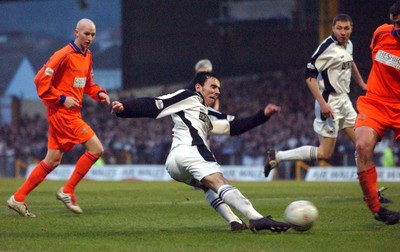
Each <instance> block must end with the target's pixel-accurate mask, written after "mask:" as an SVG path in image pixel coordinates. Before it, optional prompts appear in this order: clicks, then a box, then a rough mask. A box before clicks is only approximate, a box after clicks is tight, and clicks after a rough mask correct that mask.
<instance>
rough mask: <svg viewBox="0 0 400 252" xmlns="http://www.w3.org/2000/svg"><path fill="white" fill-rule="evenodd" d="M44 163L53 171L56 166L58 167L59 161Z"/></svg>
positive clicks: (46, 161)
mask: <svg viewBox="0 0 400 252" xmlns="http://www.w3.org/2000/svg"><path fill="white" fill-rule="evenodd" d="M45 163H46V164H47V165H48V166H49V167H51V168H52V169H53V170H54V169H55V168H56V167H57V166H59V165H60V163H61V159H54V160H45Z"/></svg>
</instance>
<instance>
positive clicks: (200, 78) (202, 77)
mask: <svg viewBox="0 0 400 252" xmlns="http://www.w3.org/2000/svg"><path fill="white" fill-rule="evenodd" d="M208 78H215V79H217V80H218V81H219V82H221V79H220V78H219V76H218V75H216V74H215V73H212V72H199V73H197V74H196V76H194V78H193V80H192V81H191V82H190V83H189V84H188V85H187V86H186V89H189V90H191V91H196V88H195V86H196V84H197V83H199V84H200V85H201V86H204V83H205V82H206V80H207V79H208Z"/></svg>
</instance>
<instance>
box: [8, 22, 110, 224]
mask: <svg viewBox="0 0 400 252" xmlns="http://www.w3.org/2000/svg"><path fill="white" fill-rule="evenodd" d="M74 33H75V40H74V41H71V42H70V43H69V44H68V45H66V46H65V47H64V48H62V49H60V50H59V51H57V52H55V53H54V54H53V56H52V57H51V58H50V59H49V60H48V61H47V63H46V64H45V65H44V66H43V67H42V68H41V69H40V70H39V72H38V73H37V75H36V77H35V80H34V82H35V85H36V89H37V92H38V95H39V97H40V98H41V99H42V101H43V103H44V104H45V105H46V107H47V120H48V123H49V130H48V145H47V148H48V150H47V154H46V157H45V158H44V160H42V161H41V162H40V163H39V164H38V165H37V166H36V167H35V168H34V169H33V170H32V172H31V174H30V175H29V177H28V178H27V179H26V181H25V182H24V183H23V184H22V186H21V187H20V188H19V189H18V190H17V192H16V193H15V194H14V195H12V196H11V197H10V198H9V199H8V200H7V205H8V208H10V209H12V210H15V211H16V212H18V213H19V214H20V215H21V216H28V217H36V216H35V214H33V213H31V212H30V211H29V210H28V207H27V205H26V203H25V198H26V197H27V195H28V194H29V193H30V192H31V191H32V190H33V189H35V188H36V187H37V186H38V185H39V184H40V183H41V182H42V181H43V180H44V179H45V178H46V176H47V174H49V173H50V172H51V171H53V170H54V169H55V168H56V167H57V166H58V165H59V164H60V162H61V159H62V157H63V155H64V152H66V151H69V150H71V149H72V148H73V147H74V146H75V145H76V144H83V145H84V146H85V148H86V152H85V153H84V154H83V155H82V156H81V157H80V158H79V160H78V162H77V163H76V167H75V170H74V171H73V173H72V175H71V177H70V178H69V180H68V181H67V182H66V184H65V186H64V187H62V188H60V189H59V190H58V192H57V194H56V196H57V199H59V200H61V201H62V202H63V203H64V204H65V206H66V207H67V208H68V209H69V210H71V211H72V212H74V213H78V214H79V213H82V209H81V208H80V207H79V205H78V203H77V201H76V198H75V192H74V191H75V187H76V186H77V184H78V183H79V181H80V180H81V179H82V178H83V177H84V176H85V175H86V173H87V172H88V171H89V169H90V168H91V167H92V165H93V164H94V163H95V162H96V161H97V159H99V158H100V157H101V155H102V154H103V146H102V144H101V142H100V140H99V139H98V137H97V136H96V134H95V132H94V131H93V130H92V128H91V127H90V126H89V125H88V124H86V123H85V122H84V121H83V120H82V117H81V113H80V110H81V108H82V99H83V95H84V94H88V95H89V96H90V97H91V98H93V99H95V100H99V101H100V102H101V103H103V104H105V105H109V104H110V98H109V96H108V95H107V92H106V90H105V89H102V88H101V87H99V86H98V85H96V84H95V83H94V82H93V69H92V64H93V60H92V53H91V51H90V50H89V46H90V45H91V44H92V42H93V40H94V38H95V35H96V26H95V24H94V23H93V21H91V20H89V19H81V20H79V22H78V23H77V25H76V29H75V31H74Z"/></svg>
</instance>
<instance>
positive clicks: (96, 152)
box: [88, 146, 104, 158]
mask: <svg viewBox="0 0 400 252" xmlns="http://www.w3.org/2000/svg"><path fill="white" fill-rule="evenodd" d="M88 152H89V153H92V154H93V155H95V156H96V157H98V158H100V157H101V156H102V155H103V153H104V149H103V147H102V146H99V147H97V148H93V149H91V150H88Z"/></svg>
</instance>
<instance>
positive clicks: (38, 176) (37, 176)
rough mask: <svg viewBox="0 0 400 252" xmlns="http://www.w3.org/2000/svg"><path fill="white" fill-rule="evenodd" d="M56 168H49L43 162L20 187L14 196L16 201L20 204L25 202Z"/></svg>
mask: <svg viewBox="0 0 400 252" xmlns="http://www.w3.org/2000/svg"><path fill="white" fill-rule="evenodd" d="M52 170H54V168H52V167H50V166H48V165H47V164H46V163H45V162H44V161H43V160H42V161H41V162H40V163H39V164H38V165H36V167H35V168H33V170H32V172H31V174H30V175H29V177H28V178H27V179H26V180H25V182H24V183H23V184H22V185H21V186H20V188H19V189H18V191H17V192H16V193H15V194H14V199H15V200H16V201H19V202H24V201H25V198H26V196H27V195H28V194H29V193H30V192H31V191H32V190H33V189H35V188H36V187H37V186H38V185H39V184H40V183H41V182H42V181H43V180H44V179H45V178H46V176H47V174H49V173H50V172H51V171H52Z"/></svg>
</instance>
